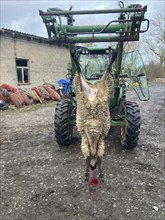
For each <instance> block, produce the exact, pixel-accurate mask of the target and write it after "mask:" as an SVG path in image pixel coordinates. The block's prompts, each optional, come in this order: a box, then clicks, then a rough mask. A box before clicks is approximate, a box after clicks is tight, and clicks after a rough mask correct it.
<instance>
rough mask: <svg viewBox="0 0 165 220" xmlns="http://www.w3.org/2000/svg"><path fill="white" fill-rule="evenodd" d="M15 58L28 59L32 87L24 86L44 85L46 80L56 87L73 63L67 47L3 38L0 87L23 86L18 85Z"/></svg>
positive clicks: (0, 60)
mask: <svg viewBox="0 0 165 220" xmlns="http://www.w3.org/2000/svg"><path fill="white" fill-rule="evenodd" d="M16 58H17V59H27V60H29V61H28V67H29V76H30V84H29V85H24V86H34V85H42V84H43V80H45V81H46V82H51V83H55V84H57V81H58V79H61V78H64V77H65V75H66V74H67V67H68V62H69V61H70V59H69V50H68V49H67V48H64V47H58V46H56V45H50V44H48V43H45V42H42V43H39V42H36V41H34V40H26V39H25V40H24V39H18V38H16V39H14V38H11V37H7V36H4V35H1V36H0V62H1V63H0V84H2V83H7V84H10V85H12V86H14V87H19V86H23V85H18V82H17V71H16Z"/></svg>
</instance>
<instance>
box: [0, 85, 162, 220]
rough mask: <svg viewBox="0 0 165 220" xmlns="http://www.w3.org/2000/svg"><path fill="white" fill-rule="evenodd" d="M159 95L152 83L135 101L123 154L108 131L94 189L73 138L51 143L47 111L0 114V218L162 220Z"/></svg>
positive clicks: (159, 87) (114, 135)
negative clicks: (137, 111)
mask: <svg viewBox="0 0 165 220" xmlns="http://www.w3.org/2000/svg"><path fill="white" fill-rule="evenodd" d="M164 92H165V90H164V84H152V85H151V86H150V94H151V99H150V101H148V102H139V101H138V104H139V105H140V108H141V117H142V123H141V135H140V140H139V145H138V147H137V148H135V149H133V150H125V149H123V148H122V147H121V145H120V143H119V135H118V133H117V132H116V131H115V132H113V133H111V132H110V134H109V135H108V137H107V138H106V155H105V157H104V159H103V170H104V175H105V183H103V184H99V185H97V186H90V185H89V184H88V183H84V168H85V161H84V158H83V156H82V154H81V152H80V137H79V135H78V133H77V132H76V135H75V138H74V142H73V143H72V145H70V146H69V147H63V148H59V147H58V145H57V143H56V141H55V140H54V134H53V120H54V119H53V118H54V107H51V106H49V107H44V108H40V109H38V110H35V111H23V112H20V111H13V112H8V111H6V112H2V113H1V130H0V135H1V172H0V175H1V199H0V201H1V219H2V220H7V219H10V220H81V219H82V220H87V219H88V220H111V219H112V220H128V219H131V220H140V219H141V220H143V219H146V220H150V219H151V220H154V219H155V220H164V201H165V194H164V185H165V184H164V182H165V179H164V165H165V164H164V159H165V158H164V149H163V148H164V100H165V93H164ZM129 96H130V99H133V100H135V99H137V98H136V95H135V94H134V93H132V92H129ZM96 174H97V173H96Z"/></svg>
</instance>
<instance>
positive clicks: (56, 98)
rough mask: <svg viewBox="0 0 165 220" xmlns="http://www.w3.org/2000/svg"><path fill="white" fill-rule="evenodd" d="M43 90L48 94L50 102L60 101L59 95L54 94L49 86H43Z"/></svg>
mask: <svg viewBox="0 0 165 220" xmlns="http://www.w3.org/2000/svg"><path fill="white" fill-rule="evenodd" d="M43 87H44V88H45V89H46V91H47V92H48V93H49V96H50V98H51V99H52V100H54V101H60V100H61V97H60V95H59V94H58V93H57V92H55V91H54V90H53V89H51V88H50V87H49V86H45V85H44V86H43Z"/></svg>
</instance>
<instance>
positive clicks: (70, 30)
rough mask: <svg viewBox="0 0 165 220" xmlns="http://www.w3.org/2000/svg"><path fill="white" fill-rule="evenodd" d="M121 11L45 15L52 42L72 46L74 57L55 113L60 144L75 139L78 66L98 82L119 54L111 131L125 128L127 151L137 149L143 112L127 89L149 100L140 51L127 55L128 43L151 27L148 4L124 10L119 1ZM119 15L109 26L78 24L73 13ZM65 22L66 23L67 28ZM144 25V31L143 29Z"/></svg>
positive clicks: (55, 11) (122, 137) (122, 131)
mask: <svg viewBox="0 0 165 220" xmlns="http://www.w3.org/2000/svg"><path fill="white" fill-rule="evenodd" d="M119 6H120V7H119V8H118V9H106V10H86V11H72V8H70V9H69V10H61V9H58V8H51V9H48V10H47V12H43V11H40V12H39V13H40V16H41V17H42V19H43V22H44V23H45V26H46V29H47V32H48V36H49V39H50V41H51V42H52V43H57V44H62V45H66V46H68V48H69V50H70V55H71V56H70V57H71V68H70V69H69V72H68V74H67V80H66V81H65V83H64V84H63V88H62V91H63V95H64V99H63V100H62V101H61V102H58V103H57V105H56V109H55V120H54V126H55V137H56V140H57V143H58V144H59V145H60V146H65V145H69V144H70V143H71V141H72V139H73V135H74V134H73V133H74V132H73V128H74V126H75V125H76V96H75V92H74V88H73V84H72V82H73V78H74V75H75V73H76V63H77V62H78V63H79V64H80V66H81V73H82V75H83V77H84V78H85V79H87V80H89V81H90V82H91V83H95V82H96V81H97V80H99V79H100V78H101V77H102V76H103V74H104V73H105V71H106V69H107V67H108V64H109V63H110V61H111V58H112V55H113V54H114V52H115V53H117V54H118V55H117V59H116V61H115V63H114V64H113V72H112V75H113V80H114V92H113V96H112V97H111V100H110V103H109V108H110V112H111V127H119V128H120V140H121V144H122V146H123V147H125V148H134V147H136V146H137V143H138V137H139V133H140V109H139V106H138V104H137V103H136V102H131V101H128V100H127V99H126V87H127V86H130V87H132V88H133V89H134V90H135V92H136V93H137V95H138V97H139V99H140V100H143V101H146V100H148V99H149V91H148V84H147V77H146V70H145V67H144V64H143V61H142V58H141V56H140V53H139V52H138V51H133V52H129V53H125V52H124V50H123V48H124V43H125V42H130V41H132V42H134V41H139V35H140V33H144V32H146V31H147V30H148V28H149V20H148V19H146V18H145V16H144V15H145V12H146V11H147V6H144V7H142V6H141V5H139V4H133V5H129V6H128V7H126V8H124V5H123V3H122V2H119ZM117 13H118V14H119V17H118V18H117V19H116V20H111V21H110V22H108V23H107V24H105V25H84V26H74V25H73V24H74V18H73V15H91V16H92V15H93V14H108V15H109V17H110V15H112V14H117ZM82 19H83V18H82ZM63 22H65V23H64V24H63ZM142 27H143V29H142ZM96 42H99V43H102V45H105V44H104V42H106V44H107V42H109V43H112V45H114V44H115V46H114V47H111V46H108V47H97V46H95V47H83V46H82V45H80V44H82V43H86V45H87V44H88V43H90V44H91V43H96Z"/></svg>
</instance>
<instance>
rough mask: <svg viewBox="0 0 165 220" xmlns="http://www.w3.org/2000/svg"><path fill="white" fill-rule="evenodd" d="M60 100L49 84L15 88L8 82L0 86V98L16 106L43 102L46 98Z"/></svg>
mask: <svg viewBox="0 0 165 220" xmlns="http://www.w3.org/2000/svg"><path fill="white" fill-rule="evenodd" d="M51 99H52V100H54V101H60V100H61V96H60V95H59V94H58V93H57V92H56V91H55V90H53V89H52V88H51V87H50V85H49V86H48V85H44V86H34V87H33V88H31V89H30V88H20V89H16V88H14V87H12V86H10V85H8V84H2V85H1V86H0V100H2V101H4V102H7V103H9V104H14V105H15V106H16V107H18V108H19V107H22V106H23V105H31V104H33V103H36V102H40V103H43V102H44V101H47V100H51Z"/></svg>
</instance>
